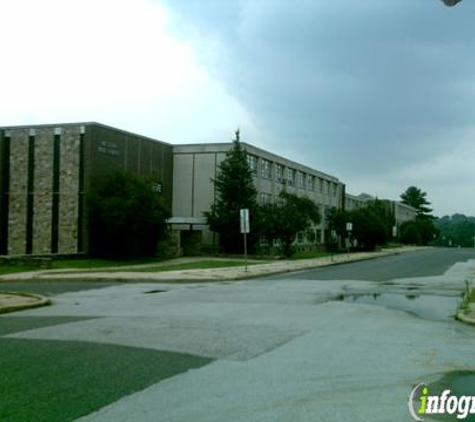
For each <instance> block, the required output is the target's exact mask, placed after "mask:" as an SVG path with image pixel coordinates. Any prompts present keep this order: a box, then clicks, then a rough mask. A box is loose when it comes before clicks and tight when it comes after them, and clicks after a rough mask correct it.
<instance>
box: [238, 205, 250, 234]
mask: <svg viewBox="0 0 475 422" xmlns="http://www.w3.org/2000/svg"><path fill="white" fill-rule="evenodd" d="M239 216H240V221H241V233H243V234H244V233H249V232H250V227H249V210H248V209H247V208H243V209H242V210H240V212H239Z"/></svg>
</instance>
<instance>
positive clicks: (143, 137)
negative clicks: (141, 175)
mask: <svg viewBox="0 0 475 422" xmlns="http://www.w3.org/2000/svg"><path fill="white" fill-rule="evenodd" d="M75 126H99V127H102V128H104V129H108V130H113V131H115V132H120V133H123V134H124V135H130V136H135V137H138V138H142V139H147V140H149V141H153V142H160V143H162V144H165V145H168V146H170V147H172V146H174V145H173V144H170V143H168V142H164V141H161V140H160V139H155V138H151V137H149V136H144V135H139V134H138V133H134V132H130V131H128V130H123V129H119V128H116V127H114V126H109V125H105V124H103V123H98V122H76V123H46V124H35V125H15V126H0V129H2V130H14V129H36V128H38V129H40V128H58V127H75Z"/></svg>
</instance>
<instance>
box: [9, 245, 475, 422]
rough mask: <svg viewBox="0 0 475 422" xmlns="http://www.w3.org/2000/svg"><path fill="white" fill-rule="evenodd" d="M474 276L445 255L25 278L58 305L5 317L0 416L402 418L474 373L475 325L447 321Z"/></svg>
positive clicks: (233, 421) (149, 421)
mask: <svg viewBox="0 0 475 422" xmlns="http://www.w3.org/2000/svg"><path fill="white" fill-rule="evenodd" d="M469 259H472V261H467V260H469ZM452 264H455V265H452ZM474 277H475V254H474V252H473V251H471V250H455V249H454V250H429V251H424V252H416V253H405V254H401V255H398V256H393V257H388V258H380V259H375V260H368V261H364V262H357V263H350V264H343V265H337V266H333V267H327V268H320V269H318V270H314V271H307V272H299V273H294V274H285V275H284V276H280V277H273V278H268V279H256V280H247V281H240V282H233V283H219V282H213V283H206V282H203V283H193V284H186V283H179V284H169V285H166V284H162V285H160V284H152V283H147V284H144V283H130V284H127V283H125V284H124V283H122V284H120V283H105V284H102V283H101V284H95V283H91V282H85V283H77V282H74V283H68V284H61V283H54V284H48V283H22V284H21V287H22V288H24V289H31V286H34V287H35V289H36V290H35V291H41V289H44V290H43V293H49V294H52V295H54V297H53V306H49V307H44V308H39V309H32V310H28V311H24V312H20V313H15V314H11V315H3V316H0V380H1V381H2V382H0V398H1V400H0V420H1V421H2V422H23V421H24V422H26V421H28V422H29V421H39V422H42V421H45V422H46V421H48V422H50V421H53V422H54V421H58V422H60V421H61V422H64V421H74V420H77V418H80V417H81V416H84V415H87V416H84V417H83V418H81V419H80V420H81V421H82V422H130V421H131V420H134V421H137V422H157V421H158V422H161V421H163V422H182V421H194V422H195V421H196V422H205V421H206V422H210V421H222V420H226V421H230V422H241V421H242V422H244V421H246V422H254V421H255V422H287V421H289V420H292V421H296V422H300V421H301V422H304V421H305V422H306V421H309V420H315V421H334V420H338V421H341V422H346V421H348V422H357V421H376V420H377V421H379V422H394V421H396V422H397V421H407V420H410V419H409V416H408V411H407V397H408V395H409V393H410V390H411V388H412V386H413V385H416V384H418V383H420V382H427V383H430V382H432V381H436V380H437V379H438V378H440V377H441V376H443V375H445V377H446V378H447V379H454V380H455V381H457V377H458V375H457V374H459V373H460V372H458V371H464V372H463V374H464V375H466V376H467V377H468V379H469V380H472V379H475V377H473V373H474V372H472V371H475V364H474V359H473V350H475V328H474V327H469V326H465V325H463V324H461V323H458V322H456V321H454V320H453V319H452V318H451V315H452V314H453V312H454V310H455V309H454V307H455V306H456V303H457V301H459V300H460V293H461V292H462V291H463V288H464V280H465V279H467V278H468V279H473V278H474ZM328 280H332V281H331V282H329V281H328ZM389 280H391V283H384V281H389ZM13 285H15V283H14V284H13ZM30 285H31V286H30ZM17 287H18V286H17ZM151 291H156V292H157V293H155V294H151V293H150V292H151ZM346 297H348V298H349V299H350V300H348V301H347V300H346ZM359 298H362V299H363V301H362V302H359V300H357V299H359ZM373 298H374V300H373ZM435 311H438V312H435ZM454 374H455V375H454ZM471 382H472V381H470V382H469V384H468V391H462V393H464V394H465V393H466V394H470V395H474V391H475V385H472V384H471ZM466 386H467V385H466Z"/></svg>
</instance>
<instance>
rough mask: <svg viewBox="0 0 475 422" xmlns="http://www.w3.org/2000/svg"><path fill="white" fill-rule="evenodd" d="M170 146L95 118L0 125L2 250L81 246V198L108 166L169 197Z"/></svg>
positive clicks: (56, 250)
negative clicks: (144, 178) (151, 182)
mask: <svg viewBox="0 0 475 422" xmlns="http://www.w3.org/2000/svg"><path fill="white" fill-rule="evenodd" d="M172 166H173V158H172V146H171V145H169V144H166V143H163V142H159V141H156V140H154V139H150V138H146V137H144V136H140V135H135V134H132V133H129V132H126V131H123V130H118V129H115V128H111V127H108V126H104V125H101V124H98V123H77V124H59V125H35V126H16V127H2V128H0V255H23V254H35V255H42V254H50V253H59V254H74V253H79V252H86V251H87V229H86V220H87V217H86V213H85V198H86V195H87V193H88V192H89V189H90V187H91V186H92V185H93V184H94V182H95V181H96V180H98V179H100V178H101V177H103V176H104V174H105V173H106V172H107V171H109V170H111V169H112V168H123V169H127V170H130V171H133V172H136V173H140V174H144V175H150V176H152V177H154V178H155V179H156V181H157V188H158V189H159V190H161V191H162V195H163V197H164V199H165V202H167V203H168V204H169V206H171V199H172V174H173V170H172Z"/></svg>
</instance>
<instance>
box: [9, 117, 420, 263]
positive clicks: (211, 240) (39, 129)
mask: <svg viewBox="0 0 475 422" xmlns="http://www.w3.org/2000/svg"><path fill="white" fill-rule="evenodd" d="M232 145H233V144H232V142H227V143H215V144H213V143H209V144H190V145H171V144H167V143H164V142H161V141H157V140H155V139H151V138H147V137H144V136H140V135H136V134H133V133H130V132H126V131H123V130H119V129H115V128H112V127H109V126H105V125H101V124H98V123H75V124H56V125H33V126H13V127H2V128H0V255H23V254H34V255H43V254H51V253H53V254H55V253H58V254H74V253H80V252H87V250H88V236H87V234H88V231H87V215H86V195H87V193H88V192H89V190H90V188H91V186H93V185H94V183H95V181H97V180H100V179H101V178H103V177H104V175H105V174H106V173H107V172H108V171H109V170H111V169H113V168H121V169H126V170H130V171H132V172H136V173H139V174H142V175H147V176H151V177H153V178H154V179H155V180H156V186H157V190H158V191H160V192H161V194H162V196H163V198H164V200H165V203H166V204H168V206H169V207H170V208H171V209H172V218H171V219H170V220H169V223H170V225H171V227H172V228H173V229H175V230H177V231H179V232H180V233H181V234H182V235H184V236H186V235H189V234H193V235H196V234H198V235H199V238H200V239H201V242H202V243H203V244H207V245H216V244H217V243H218V239H217V235H216V234H214V233H213V232H211V231H210V230H209V228H208V226H207V224H206V219H205V218H204V212H205V211H209V210H210V207H211V205H212V204H213V203H214V201H215V200H216V191H215V189H214V184H213V182H212V179H214V178H215V177H216V173H217V171H218V168H219V164H220V163H221V161H222V160H224V159H225V157H226V153H227V152H228V151H229V150H230V149H231V148H232ZM242 146H243V147H244V148H245V149H246V152H247V154H248V162H249V165H250V167H251V169H252V170H253V172H254V181H255V185H256V188H257V192H258V201H259V202H260V203H262V204H264V203H268V202H272V201H275V200H276V198H277V197H278V196H279V193H280V192H281V191H282V189H284V187H285V189H286V190H287V191H289V192H291V193H295V194H297V195H306V196H308V197H309V198H311V199H312V200H313V201H315V203H316V204H317V205H318V206H319V207H320V211H321V214H322V216H325V214H326V211H327V209H329V208H332V207H337V208H346V209H347V210H352V209H356V208H359V207H361V206H364V205H365V204H367V203H368V201H369V200H372V199H373V198H372V197H371V196H370V195H367V194H361V195H359V196H353V195H350V194H345V185H344V184H343V183H342V182H340V181H339V180H338V178H336V177H334V176H331V175H328V174H326V173H323V172H321V171H318V170H316V169H313V168H310V167H308V166H304V165H302V164H299V163H296V162H294V161H292V160H289V159H288V158H284V157H281V156H278V155H275V154H273V153H271V152H269V151H265V150H262V149H260V148H257V147H255V146H253V145H250V144H247V143H242ZM386 202H387V204H388V205H387V206H388V207H390V209H391V211H392V212H394V215H395V217H396V222H397V224H398V225H400V224H402V223H403V222H404V221H407V220H410V219H413V218H414V217H415V210H414V209H413V208H411V207H408V206H407V205H405V204H401V203H399V202H395V201H386ZM325 224H326V222H325V219H324V218H322V222H321V223H320V225H318V226H316V227H314V228H313V229H312V230H313V236H312V238H313V239H314V240H313V241H312V242H313V243H323V242H324V240H325V238H326V237H325V234H326V233H325V232H326V225H325ZM251 229H252V228H251ZM299 241H302V242H303V243H305V242H306V241H305V239H299Z"/></svg>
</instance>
